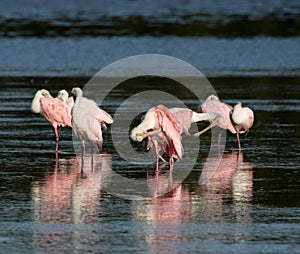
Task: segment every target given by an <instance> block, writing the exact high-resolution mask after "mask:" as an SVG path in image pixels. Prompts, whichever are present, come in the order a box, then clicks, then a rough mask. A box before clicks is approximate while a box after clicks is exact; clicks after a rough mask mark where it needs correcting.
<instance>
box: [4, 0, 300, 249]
mask: <svg viewBox="0 0 300 254" xmlns="http://www.w3.org/2000/svg"><path fill="white" fill-rule="evenodd" d="M299 10H300V5H299V3H298V2H297V1H287V0H272V1H271V0H269V1H263V3H262V2H261V1H260V2H258V1H250V0H243V1H238V2H237V1H221V0H220V1H219V0H218V1H208V0H207V1H201V2H200V1H190V0H187V1H177V0H176V1H153V0H152V1H146V0H145V1H112V0H109V1H89V2H88V3H86V2H84V1H64V2H63V4H62V3H61V1H48V2H43V3H41V2H40V1H35V0H31V1H21V0H18V1H1V3H0V49H1V53H0V101H1V104H0V122H1V124H0V137H1V150H0V153H1V157H0V197H1V199H0V229H1V230H0V253H85V252H95V253H107V252H113V253H128V252H134V253H300V251H299V247H300V226H299V222H300V201H299V195H300V188H299V186H300V159H299V158H300V146H299V137H300V132H299V129H300V128H299V127H300V78H299V73H300V72H299V71H300V61H299V59H300V50H299V49H300V48H299V45H300V37H299V31H300V29H299V28H300V21H299ZM147 53H151V54H153V53H155V54H165V55H170V56H173V57H178V58H180V59H182V60H184V61H187V62H188V63H190V64H192V65H194V66H195V67H196V68H198V69H199V70H200V71H201V72H203V74H204V75H205V76H208V77H209V81H210V83H211V84H212V86H213V87H214V89H215V90H216V91H217V93H218V95H219V96H220V98H221V99H223V100H224V101H225V102H227V103H230V104H234V103H235V102H237V101H241V102H242V103H243V104H244V105H246V106H249V107H251V108H252V109H253V110H254V112H255V124H254V126H253V128H252V129H251V130H250V132H249V134H248V135H247V136H246V137H245V138H242V147H243V152H242V154H238V153H237V143H236V139H235V137H234V136H233V135H231V134H230V133H228V136H227V143H226V149H225V152H224V155H223V158H222V161H221V164H220V166H219V168H218V171H217V173H216V175H215V177H214V178H213V179H212V180H211V181H210V182H209V183H208V184H206V185H203V186H199V184H198V181H199V177H200V175H201V172H204V171H205V170H207V169H209V158H208V151H209V148H210V133H209V132H208V133H206V134H205V135H203V136H202V137H201V143H200V144H201V146H200V150H199V156H198V160H197V163H196V165H195V166H194V167H193V169H192V171H191V173H190V174H189V175H188V177H187V178H186V179H185V180H184V182H183V183H182V184H179V185H178V187H177V188H175V189H174V190H172V191H171V192H170V193H168V194H166V195H164V196H162V197H160V198H157V199H152V200H142V201H131V200H126V199H121V198H119V197H116V196H113V195H111V194H109V193H107V192H105V191H104V190H100V189H99V188H98V187H96V186H95V185H93V183H92V182H91V181H90V179H89V178H87V177H82V176H81V174H80V166H79V164H78V162H77V160H76V156H75V152H74V148H73V142H72V131H71V129H60V146H59V153H58V156H56V154H55V140H54V133H53V130H52V128H51V126H50V125H49V124H48V123H47V122H46V121H45V120H44V119H43V118H42V117H41V116H39V115H35V114H33V113H31V112H30V103H31V100H32V98H33V96H34V93H35V92H36V90H37V89H40V88H47V89H49V90H50V92H51V93H52V94H53V95H54V94H56V93H57V91H58V90H60V89H62V88H64V89H67V90H68V91H69V92H70V91H71V88H72V87H74V86H81V87H83V86H84V85H85V84H86V82H87V81H88V80H89V79H90V78H91V77H92V76H93V75H94V74H95V73H96V72H97V71H98V70H100V69H101V68H103V67H105V66H106V65H108V64H110V63H112V62H114V61H116V60H119V59H121V58H123V57H128V56H132V55H136V54H147ZM152 81H153V80H152ZM152 81H151V79H147V78H145V79H141V80H139V82H140V83H139V84H140V85H141V87H149V82H150V83H151V82H152ZM157 81H158V82H161V81H162V80H159V79H158V80H157ZM161 84H164V86H165V87H169V88H170V89H172V88H173V86H172V84H173V83H172V82H168V81H164V83H161ZM132 93H134V91H133V90H130V89H128V87H127V88H126V86H124V87H121V88H120V89H119V90H116V91H115V93H113V94H111V97H110V98H109V99H108V100H107V101H106V104H105V105H104V107H105V109H106V110H107V111H108V112H109V113H112V114H113V113H114V111H115V110H116V108H117V107H118V105H119V104H120V102H122V101H123V100H124V99H125V98H128V96H130V95H132ZM176 93H177V94H178V96H182V94H180V91H179V90H178V91H177V90H176V91H174V94H175V95H177V94H176ZM183 102H184V103H186V105H188V106H189V107H190V108H192V109H193V110H196V109H197V106H198V104H199V102H198V101H197V100H195V99H194V98H189V97H184V96H183ZM134 106H135V107H137V108H138V107H139V105H134ZM204 126H206V125H205V124H200V125H199V127H204ZM125 131H127V130H125ZM104 140H105V143H104V147H103V151H102V152H101V154H96V155H95V158H94V160H95V162H96V163H99V165H101V170H102V173H103V174H102V175H101V176H99V177H102V178H104V179H107V181H109V180H110V175H109V173H107V172H109V169H110V168H113V169H114V170H115V171H116V172H118V173H120V174H122V175H124V176H127V177H131V178H133V179H146V178H147V177H148V178H151V177H154V175H153V169H154V168H155V165H154V164H149V163H147V164H145V165H135V166H133V165H132V164H130V163H128V162H126V161H125V160H123V159H122V158H121V156H120V155H119V154H118V153H117V152H116V150H115V148H114V144H113V142H112V139H111V136H110V129H109V130H108V131H106V132H104ZM143 145H144V144H141V145H140V146H137V147H136V148H137V150H139V151H144V150H143V149H144V147H143ZM87 159H88V160H89V159H90V158H87ZM86 165H88V163H86ZM174 170H175V171H176V170H180V169H179V168H176V164H175V169H174ZM85 171H86V174H88V173H89V172H90V169H89V168H88V166H87V168H86V170H85ZM166 171H167V170H165V171H163V173H164V172H166ZM104 181H105V180H104ZM168 184H170V178H169V177H167V175H166V176H165V177H162V179H161V182H158V183H157V189H150V188H149V191H152V192H153V191H157V192H159V191H160V187H161V186H166V185H168Z"/></svg>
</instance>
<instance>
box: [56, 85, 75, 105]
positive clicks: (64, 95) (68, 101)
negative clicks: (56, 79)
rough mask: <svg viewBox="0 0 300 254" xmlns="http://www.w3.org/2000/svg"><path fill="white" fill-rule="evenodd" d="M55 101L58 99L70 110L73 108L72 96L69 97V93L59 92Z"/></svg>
mask: <svg viewBox="0 0 300 254" xmlns="http://www.w3.org/2000/svg"><path fill="white" fill-rule="evenodd" d="M56 98H57V99H60V100H61V101H63V102H64V103H65V104H67V105H68V106H69V107H70V108H73V106H74V99H73V97H72V96H70V97H69V93H68V92H67V91H66V90H64V89H63V90H60V91H59V92H58V93H57V96H56Z"/></svg>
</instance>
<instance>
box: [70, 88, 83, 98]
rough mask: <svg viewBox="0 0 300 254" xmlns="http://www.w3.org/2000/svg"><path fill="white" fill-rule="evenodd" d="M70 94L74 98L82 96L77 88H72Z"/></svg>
mask: <svg viewBox="0 0 300 254" xmlns="http://www.w3.org/2000/svg"><path fill="white" fill-rule="evenodd" d="M72 93H73V94H74V95H75V96H76V97H78V96H80V95H82V90H81V89H80V88H79V87H74V88H73V89H72Z"/></svg>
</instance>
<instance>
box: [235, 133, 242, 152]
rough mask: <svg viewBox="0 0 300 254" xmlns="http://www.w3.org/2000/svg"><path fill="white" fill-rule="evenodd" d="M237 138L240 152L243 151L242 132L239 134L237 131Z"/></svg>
mask: <svg viewBox="0 0 300 254" xmlns="http://www.w3.org/2000/svg"><path fill="white" fill-rule="evenodd" d="M236 138H237V141H238V145H239V152H241V151H242V147H241V141H240V134H239V132H238V131H237V132H236Z"/></svg>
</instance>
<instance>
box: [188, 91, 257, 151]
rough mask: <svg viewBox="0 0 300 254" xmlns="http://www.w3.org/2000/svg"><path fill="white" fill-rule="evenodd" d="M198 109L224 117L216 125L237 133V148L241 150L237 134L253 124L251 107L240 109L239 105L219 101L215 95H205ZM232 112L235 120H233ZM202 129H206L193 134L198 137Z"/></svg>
mask: <svg viewBox="0 0 300 254" xmlns="http://www.w3.org/2000/svg"><path fill="white" fill-rule="evenodd" d="M199 111H201V112H203V113H217V114H219V115H220V116H221V117H222V118H223V119H224V121H223V122H221V123H220V124H219V125H218V126H219V127H220V128H223V129H227V130H229V131H230V132H231V133H233V134H236V135H237V140H238V146H239V150H241V144H240V138H239V134H240V133H245V132H246V131H245V130H246V129H247V131H248V130H249V128H251V126H252V124H253V120H254V116H253V112H252V110H251V109H249V108H247V109H246V110H241V105H240V106H235V108H232V107H231V106H230V105H228V104H226V103H223V102H221V101H220V99H219V98H218V97H217V96H215V95H210V96H208V97H207V99H206V100H205V102H204V103H203V104H202V105H201V106H199ZM250 111H251V112H252V113H251V112H250ZM233 114H234V117H235V118H236V120H233V118H232V115H233ZM204 131H206V129H204V130H202V131H201V132H198V133H196V134H194V136H196V137H198V136H200V135H201V134H202V133H203V132H204Z"/></svg>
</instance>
